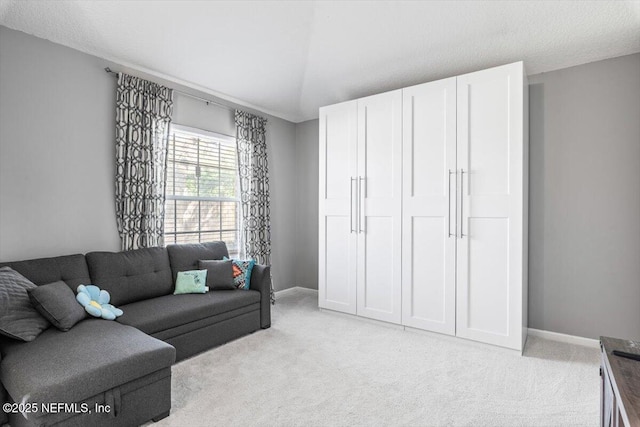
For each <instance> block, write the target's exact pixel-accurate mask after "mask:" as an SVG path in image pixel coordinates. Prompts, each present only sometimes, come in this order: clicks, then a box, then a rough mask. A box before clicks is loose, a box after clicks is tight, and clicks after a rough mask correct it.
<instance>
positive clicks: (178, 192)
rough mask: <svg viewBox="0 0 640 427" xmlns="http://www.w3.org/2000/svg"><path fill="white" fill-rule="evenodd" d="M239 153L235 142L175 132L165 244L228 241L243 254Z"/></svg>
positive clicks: (183, 130) (169, 168)
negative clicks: (240, 235)
mask: <svg viewBox="0 0 640 427" xmlns="http://www.w3.org/2000/svg"><path fill="white" fill-rule="evenodd" d="M239 201H240V198H239V189H238V168H237V151H236V146H235V141H234V140H233V139H232V138H229V137H224V136H216V135H214V134H211V133H209V132H206V131H198V130H194V129H187V128H183V127H180V126H173V127H172V131H171V134H170V138H169V152H168V159H167V188H166V205H165V222H164V226H165V243H166V244H169V243H199V242H210V241H215V240H222V241H224V242H225V243H226V244H227V248H228V249H229V253H230V254H235V255H237V253H238V248H239V242H238V238H239V223H240V218H239V216H240V215H239Z"/></svg>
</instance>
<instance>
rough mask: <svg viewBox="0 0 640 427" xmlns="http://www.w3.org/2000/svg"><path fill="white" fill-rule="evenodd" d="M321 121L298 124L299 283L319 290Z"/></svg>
mask: <svg viewBox="0 0 640 427" xmlns="http://www.w3.org/2000/svg"><path fill="white" fill-rule="evenodd" d="M318 126H319V122H318V120H309V121H307V122H303V123H298V124H297V125H296V159H295V161H296V200H297V207H298V208H297V210H296V284H297V285H298V286H303V287H306V288H312V289H318V173H319V172H318V167H319V166H318Z"/></svg>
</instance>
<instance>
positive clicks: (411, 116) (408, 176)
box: [402, 77, 456, 335]
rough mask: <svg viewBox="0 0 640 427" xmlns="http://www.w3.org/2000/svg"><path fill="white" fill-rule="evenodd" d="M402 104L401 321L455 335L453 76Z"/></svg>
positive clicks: (405, 96) (413, 90)
mask: <svg viewBox="0 0 640 427" xmlns="http://www.w3.org/2000/svg"><path fill="white" fill-rule="evenodd" d="M402 103H403V114H402V120H403V134H402V140H403V150H402V158H403V161H402V164H403V167H402V170H403V181H402V193H403V197H402V324H403V325H406V326H411V327H414V328H420V329H426V330H430V331H434V332H440V333H444V334H449V335H455V330H456V329H455V328H456V315H455V310H456V300H455V298H456V277H455V273H456V265H455V263H456V260H455V258H456V223H455V219H456V210H455V209H456V206H455V203H456V79H455V77H453V78H450V79H445V80H440V81H436V82H431V83H426V84H422V85H418V86H413V87H409V88H406V89H403V91H402Z"/></svg>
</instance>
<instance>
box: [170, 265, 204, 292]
mask: <svg viewBox="0 0 640 427" xmlns="http://www.w3.org/2000/svg"><path fill="white" fill-rule="evenodd" d="M207 292H209V287H208V286H207V270H190V271H179V272H178V277H177V278H176V290H175V291H174V292H173V294H174V295H179V294H205V293H207Z"/></svg>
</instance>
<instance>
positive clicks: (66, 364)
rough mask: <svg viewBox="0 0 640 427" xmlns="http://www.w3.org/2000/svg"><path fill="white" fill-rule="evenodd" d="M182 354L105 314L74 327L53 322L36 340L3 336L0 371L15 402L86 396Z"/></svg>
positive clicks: (78, 399)
mask: <svg viewBox="0 0 640 427" xmlns="http://www.w3.org/2000/svg"><path fill="white" fill-rule="evenodd" d="M175 358H176V350H175V348H173V347H172V346H171V345H169V344H167V343H165V342H163V341H160V340H158V339H155V338H153V337H150V336H148V335H146V334H145V333H143V332H141V331H139V330H137V329H135V328H132V327H130V326H126V325H121V324H119V323H116V322H108V321H106V320H102V319H89V320H85V321H82V322H80V323H78V324H77V325H76V326H74V327H73V328H72V329H71V330H69V331H68V332H62V331H59V330H58V329H56V328H49V329H48V330H46V331H45V332H43V333H42V334H40V336H38V338H37V339H36V340H34V341H32V342H28V343H19V342H15V343H14V342H8V341H6V342H3V346H2V362H0V374H1V375H2V383H3V384H4V386H5V388H6V389H7V392H8V393H9V395H10V396H11V397H12V398H13V400H14V401H15V402H21V401H23V399H26V401H28V402H36V403H47V402H68V403H73V402H81V401H82V400H83V399H86V398H88V397H91V396H95V395H97V394H99V393H103V392H105V391H108V390H111V389H113V388H116V387H118V386H120V385H122V384H125V383H127V382H129V381H132V380H135V379H137V378H141V377H143V376H145V375H148V374H151V373H153V372H156V371H158V370H160V369H164V368H167V367H170V366H171V365H172V364H173V363H174V361H175Z"/></svg>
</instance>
